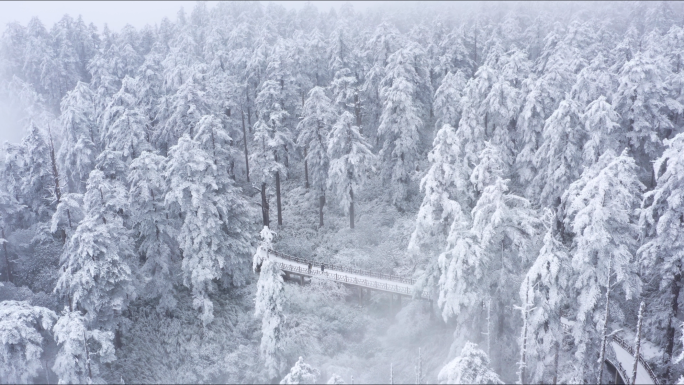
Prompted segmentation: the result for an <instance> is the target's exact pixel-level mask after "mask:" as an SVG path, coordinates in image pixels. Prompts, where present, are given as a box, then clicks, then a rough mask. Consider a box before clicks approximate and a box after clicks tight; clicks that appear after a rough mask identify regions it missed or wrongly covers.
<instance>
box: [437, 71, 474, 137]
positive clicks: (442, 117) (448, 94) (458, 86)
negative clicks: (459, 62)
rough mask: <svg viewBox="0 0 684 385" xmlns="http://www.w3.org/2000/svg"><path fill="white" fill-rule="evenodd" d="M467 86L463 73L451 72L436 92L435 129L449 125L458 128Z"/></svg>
mask: <svg viewBox="0 0 684 385" xmlns="http://www.w3.org/2000/svg"><path fill="white" fill-rule="evenodd" d="M465 86H466V78H465V75H464V74H463V72H461V71H457V72H456V73H452V72H449V73H447V74H446V76H445V77H444V79H443V80H442V84H440V86H439V88H437V91H435V102H434V110H435V118H436V123H435V127H443V126H444V125H445V124H449V125H451V126H452V127H458V122H459V121H460V120H461V98H462V97H463V90H464V88H465Z"/></svg>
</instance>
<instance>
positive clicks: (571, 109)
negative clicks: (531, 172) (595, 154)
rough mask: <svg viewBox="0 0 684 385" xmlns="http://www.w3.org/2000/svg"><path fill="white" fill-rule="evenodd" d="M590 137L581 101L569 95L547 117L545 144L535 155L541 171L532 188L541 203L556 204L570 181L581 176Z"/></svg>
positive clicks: (542, 144)
mask: <svg viewBox="0 0 684 385" xmlns="http://www.w3.org/2000/svg"><path fill="white" fill-rule="evenodd" d="M586 137H587V133H586V131H585V129H584V127H583V125H582V121H581V111H580V110H579V105H578V104H577V103H576V102H574V101H573V100H572V99H567V98H566V99H565V100H563V101H562V102H561V103H560V105H559V106H558V109H557V110H556V111H554V113H553V114H552V115H551V117H549V118H548V119H547V120H546V123H545V124H544V131H543V135H542V142H541V146H540V147H539V150H537V152H536V154H535V157H534V165H535V168H536V169H537V170H538V172H537V174H536V176H535V177H534V179H533V180H532V189H533V190H534V192H535V197H537V199H538V202H539V203H541V204H543V205H545V206H556V205H557V204H558V203H559V198H560V197H561V195H562V194H563V192H564V191H565V189H567V188H568V186H569V185H570V183H572V182H574V181H575V180H577V179H579V177H580V174H581V173H582V167H581V166H582V149H583V147H584V143H585V142H586Z"/></svg>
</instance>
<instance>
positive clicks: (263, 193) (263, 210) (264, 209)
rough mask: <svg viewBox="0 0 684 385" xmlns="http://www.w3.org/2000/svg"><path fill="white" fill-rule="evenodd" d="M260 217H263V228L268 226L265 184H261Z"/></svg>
mask: <svg viewBox="0 0 684 385" xmlns="http://www.w3.org/2000/svg"><path fill="white" fill-rule="evenodd" d="M261 215H262V217H263V221H264V226H266V227H270V226H269V218H268V199H267V198H266V183H265V182H262V183H261Z"/></svg>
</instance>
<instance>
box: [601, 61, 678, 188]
mask: <svg viewBox="0 0 684 385" xmlns="http://www.w3.org/2000/svg"><path fill="white" fill-rule="evenodd" d="M662 64H663V63H661V62H660V61H659V60H658V58H653V57H650V55H648V54H647V53H642V52H637V53H636V54H635V55H634V57H633V58H632V59H631V60H629V61H628V62H627V63H625V65H624V66H623V67H622V69H621V70H620V73H619V75H618V82H619V84H620V85H619V86H618V89H617V91H616V93H615V95H614V97H613V104H614V105H615V110H616V111H617V112H618V114H619V115H620V118H621V120H622V121H621V125H622V129H623V130H624V131H625V132H626V133H627V140H628V142H629V146H630V149H631V150H632V152H633V153H634V157H635V159H636V161H637V164H639V165H640V166H641V167H642V168H643V169H644V170H648V169H650V168H651V167H650V164H649V163H650V161H651V160H653V159H655V158H656V157H658V156H659V155H660V153H661V152H662V150H663V143H662V141H663V139H667V138H669V137H670V136H671V135H672V134H673V133H675V134H676V132H674V130H673V129H674V128H675V127H673V125H672V121H671V120H670V118H669V116H668V115H669V114H670V112H671V107H673V105H674V104H678V103H676V102H674V101H673V100H672V99H671V98H670V95H669V93H668V90H667V88H666V83H665V77H666V74H665V71H666V69H667V66H666V65H662ZM673 102H674V103H673ZM648 171H651V184H652V185H655V176H654V175H653V170H648Z"/></svg>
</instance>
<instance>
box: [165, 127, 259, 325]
mask: <svg viewBox="0 0 684 385" xmlns="http://www.w3.org/2000/svg"><path fill="white" fill-rule="evenodd" d="M164 175H165V178H166V179H167V180H168V183H169V190H168V192H167V194H166V198H165V204H166V205H174V206H176V207H177V209H178V210H179V211H180V213H181V215H182V217H183V223H182V225H181V227H180V229H179V231H178V235H177V239H178V243H179V246H180V249H181V250H182V252H183V262H182V266H181V269H182V271H183V284H184V285H185V286H187V287H189V288H191V289H192V294H193V306H194V307H195V308H196V309H198V310H201V311H202V313H201V317H200V318H201V319H202V322H203V324H204V325H205V326H206V325H208V324H209V323H211V322H212V320H213V318H214V315H213V308H214V306H213V302H212V301H211V299H210V298H209V294H210V293H211V292H213V291H214V289H215V283H214V280H217V279H222V281H223V282H224V284H225V285H226V286H229V285H241V284H244V282H245V280H246V274H247V273H246V271H247V265H246V259H245V256H246V255H248V254H249V252H250V244H249V236H248V234H247V233H245V232H244V231H243V229H244V228H245V227H246V224H247V223H248V222H247V221H248V218H249V210H248V208H247V204H246V202H245V200H244V198H243V197H242V196H241V195H240V194H239V193H238V190H237V188H236V187H234V186H233V185H232V183H230V182H226V181H223V180H221V179H219V178H218V176H220V174H219V173H218V170H217V166H216V164H215V163H214V161H213V157H212V155H210V154H208V153H207V152H206V151H205V150H204V149H203V148H202V144H200V143H199V142H197V141H196V140H193V139H190V138H189V137H188V136H187V135H184V136H183V137H182V138H181V139H180V140H179V141H178V144H177V145H176V146H174V147H172V148H171V149H170V150H169V161H168V165H167V167H166V172H165V174H164Z"/></svg>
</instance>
